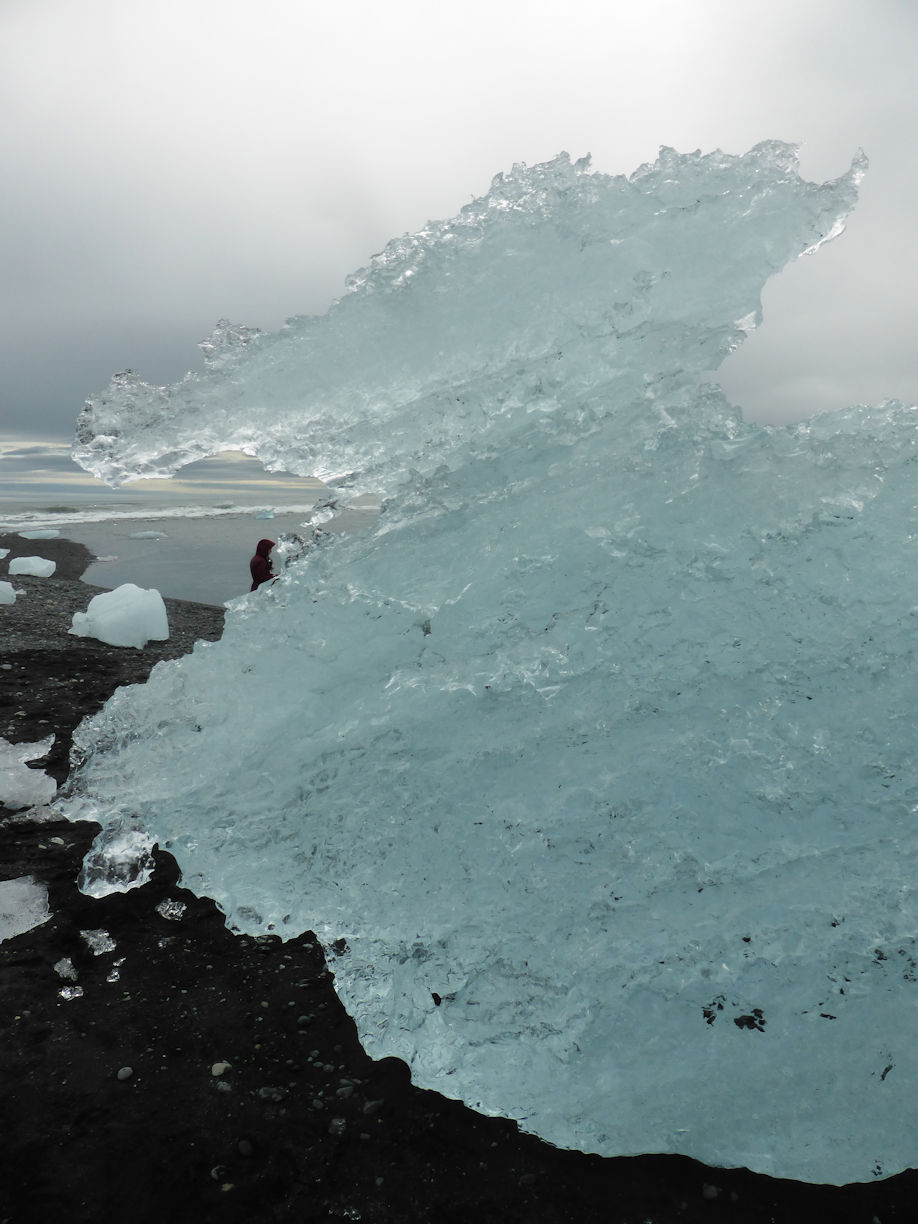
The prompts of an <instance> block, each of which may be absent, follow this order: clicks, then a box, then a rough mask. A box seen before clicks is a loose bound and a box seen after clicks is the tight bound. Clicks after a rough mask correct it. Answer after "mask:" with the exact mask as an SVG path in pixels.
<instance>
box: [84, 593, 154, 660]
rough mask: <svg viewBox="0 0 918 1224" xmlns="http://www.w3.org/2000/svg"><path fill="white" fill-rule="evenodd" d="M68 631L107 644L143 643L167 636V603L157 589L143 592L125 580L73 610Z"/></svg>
mask: <svg viewBox="0 0 918 1224" xmlns="http://www.w3.org/2000/svg"><path fill="white" fill-rule="evenodd" d="M69 632H70V633H73V634H76V636H77V637H93V638H97V639H98V640H99V641H100V642H106V643H107V644H108V645H109V646H136V647H137V648H138V649H140V648H142V647H143V646H146V644H147V642H149V641H151V640H152V641H156V642H164V641H166V639H167V638H168V637H169V619H168V616H167V615H166V605H165V604H164V603H163V597H162V595H160V593H159V591H146V590H143V589H142V588H141V587H138V586H134V584H133V583H132V582H126V583H124V585H123V586H119V587H116V588H115V590H114V591H104V592H103V593H102V594H101V595H95V596H94V597H93V598H92V599H91V600H90V601H89V607H88V608H87V609H86V611H85V612H74V614H73V624H72V626H71V628H70V629H69Z"/></svg>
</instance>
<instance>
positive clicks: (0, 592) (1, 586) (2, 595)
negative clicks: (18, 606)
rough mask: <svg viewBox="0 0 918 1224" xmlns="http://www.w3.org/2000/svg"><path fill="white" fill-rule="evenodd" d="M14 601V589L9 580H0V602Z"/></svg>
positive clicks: (10, 602)
mask: <svg viewBox="0 0 918 1224" xmlns="http://www.w3.org/2000/svg"><path fill="white" fill-rule="evenodd" d="M15 602H16V590H15V588H14V587H13V584H12V583H11V582H0V604H12V603H15Z"/></svg>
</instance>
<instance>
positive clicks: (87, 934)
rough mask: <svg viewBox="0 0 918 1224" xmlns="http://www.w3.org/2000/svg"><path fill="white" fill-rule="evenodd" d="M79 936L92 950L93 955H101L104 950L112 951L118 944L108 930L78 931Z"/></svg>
mask: <svg viewBox="0 0 918 1224" xmlns="http://www.w3.org/2000/svg"><path fill="white" fill-rule="evenodd" d="M80 938H81V939H82V940H83V942H84V943H85V944H86V946H87V948H89V950H90V952H92V954H93V956H102V955H103V954H104V953H105V952H114V950H115V948H116V947H117V946H118V945H117V944H116V943H115V941H114V940H113V939H112V937H111V935H109V933H108V931H104V930H101V929H100V930H98V931H80Z"/></svg>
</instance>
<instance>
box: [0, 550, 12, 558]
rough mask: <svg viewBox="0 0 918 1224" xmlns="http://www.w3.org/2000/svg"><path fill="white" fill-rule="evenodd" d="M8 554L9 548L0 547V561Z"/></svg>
mask: <svg viewBox="0 0 918 1224" xmlns="http://www.w3.org/2000/svg"><path fill="white" fill-rule="evenodd" d="M9 555H10V550H9V549H8V548H0V561H2V560H3V558H4V557H8V556H9Z"/></svg>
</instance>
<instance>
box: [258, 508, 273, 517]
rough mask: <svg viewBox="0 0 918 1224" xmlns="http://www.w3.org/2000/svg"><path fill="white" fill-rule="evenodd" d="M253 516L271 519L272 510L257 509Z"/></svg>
mask: <svg viewBox="0 0 918 1224" xmlns="http://www.w3.org/2000/svg"><path fill="white" fill-rule="evenodd" d="M255 517H256V518H257V519H273V518H274V511H273V510H259V511H258V513H257V514H256V515H255Z"/></svg>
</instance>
